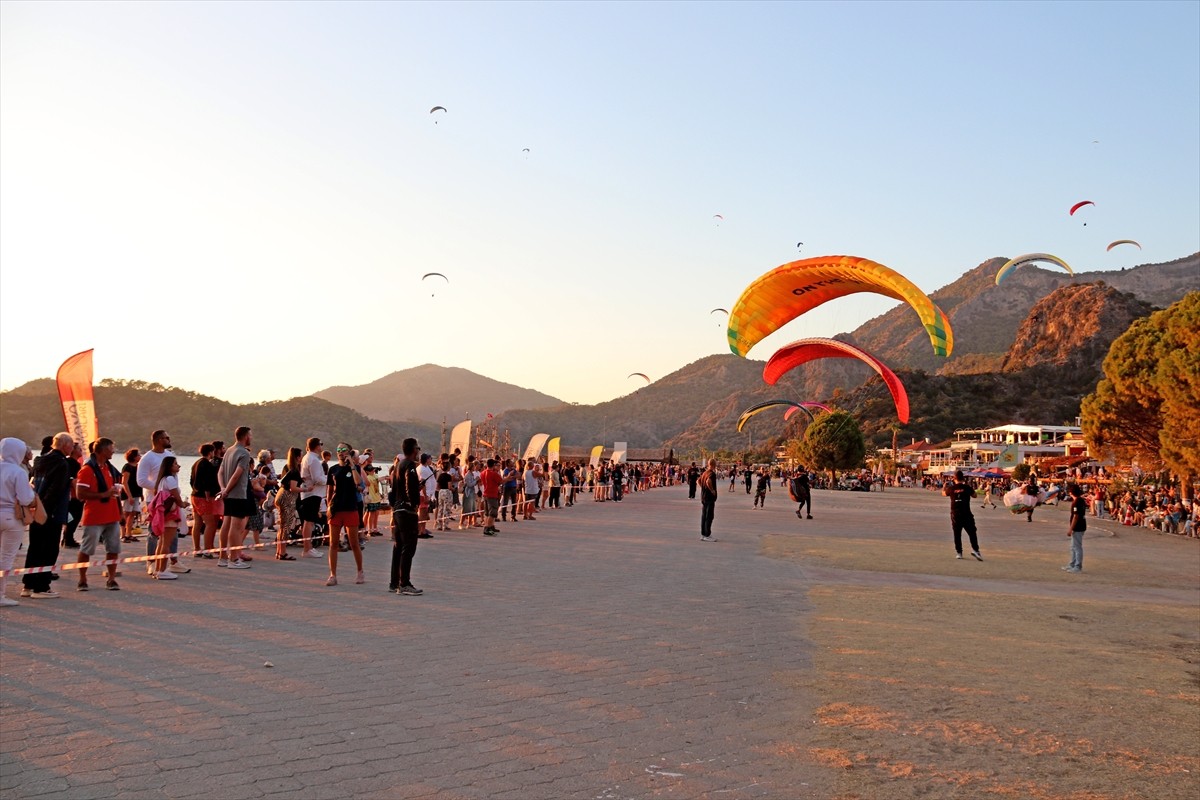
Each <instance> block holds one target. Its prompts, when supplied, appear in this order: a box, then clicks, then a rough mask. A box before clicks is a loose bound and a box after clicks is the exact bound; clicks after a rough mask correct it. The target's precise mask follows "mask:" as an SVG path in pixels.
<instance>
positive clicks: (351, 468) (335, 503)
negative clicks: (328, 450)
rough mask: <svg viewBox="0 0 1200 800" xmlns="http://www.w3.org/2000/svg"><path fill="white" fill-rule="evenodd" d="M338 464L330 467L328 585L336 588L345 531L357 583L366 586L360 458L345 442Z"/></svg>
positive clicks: (338, 451)
mask: <svg viewBox="0 0 1200 800" xmlns="http://www.w3.org/2000/svg"><path fill="white" fill-rule="evenodd" d="M337 458H338V463H336V464H334V465H333V466H332V467H330V468H329V483H328V486H327V489H326V491H327V495H326V497H327V501H326V502H327V504H328V506H329V578H328V579H327V580H326V581H325V585H326V586H337V582H338V581H337V557H338V545H337V542H338V539H339V538H340V537H341V534H342V531H343V530H345V532H346V538H347V539H348V540H349V541H350V550H351V552H353V553H354V564H355V566H356V567H358V577H357V578H356V579H355V581H354V582H355V583H365V582H366V577H365V575H364V573H363V557H362V545H361V544H360V543H359V541H358V520H359V516H358V486H359V484H360V483H362V468H361V467H360V466H359V463H358V456H357V455H355V454H354V452H353V451H352V450H351V449H350V445H348V444H346V443H345V442H338V446H337Z"/></svg>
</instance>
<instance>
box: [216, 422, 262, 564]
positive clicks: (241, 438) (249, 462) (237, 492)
mask: <svg viewBox="0 0 1200 800" xmlns="http://www.w3.org/2000/svg"><path fill="white" fill-rule="evenodd" d="M233 436H234V439H236V443H235V444H234V446H233V449H232V450H230V451H229V452H228V453H226V454H225V458H223V459H222V460H221V469H220V470H219V471H218V473H217V479H218V481H219V482H220V484H221V491H220V493H219V494H218V497H220V498H221V499H222V500H223V501H224V503H225V519H224V520H223V521H222V522H221V534H220V541H219V542H218V543H217V547H219V548H220V553H219V554H218V559H217V566H218V567H228V568H229V569H250V564H249V563H248V562H249V561H251V560H253V559H250V558H247V557H246V556H245V555H244V554H243V553H242V542H244V541H245V539H246V521H247V520H248V519H249V518H250V515H251V514H253V513H254V500H253V498H252V497H251V495H250V470H251V469H252V468H253V466H254V456H252V455H250V445H251V443H252V442H253V440H254V437H253V435H252V433H251V431H250V428H248V427H247V426H245V425H242V426H240V427H238V429H237V430H235V431H234V432H233Z"/></svg>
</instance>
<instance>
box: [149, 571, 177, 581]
mask: <svg viewBox="0 0 1200 800" xmlns="http://www.w3.org/2000/svg"><path fill="white" fill-rule="evenodd" d="M154 577H155V579H157V580H160V581H174V580H179V576H178V575H176V574H175V573H174V572H171V570H169V569H162V570H159V571H158V574H157V575H155V576H154Z"/></svg>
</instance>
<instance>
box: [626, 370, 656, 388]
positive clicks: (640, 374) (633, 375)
mask: <svg viewBox="0 0 1200 800" xmlns="http://www.w3.org/2000/svg"><path fill="white" fill-rule="evenodd" d="M625 378H626V380H628V379H629V378H641V379H642V380H644V381H645V382H646V385H647V386H649V385H650V376H649V375H647V374H646V373H644V372H631V373H629V374H628V375H626V376H625Z"/></svg>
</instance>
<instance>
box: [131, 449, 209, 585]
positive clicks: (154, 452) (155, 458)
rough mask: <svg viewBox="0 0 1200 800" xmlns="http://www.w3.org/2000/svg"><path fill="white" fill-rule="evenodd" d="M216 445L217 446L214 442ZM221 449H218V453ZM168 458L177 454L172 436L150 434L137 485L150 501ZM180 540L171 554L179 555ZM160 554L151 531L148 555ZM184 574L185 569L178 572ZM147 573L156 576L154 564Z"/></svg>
mask: <svg viewBox="0 0 1200 800" xmlns="http://www.w3.org/2000/svg"><path fill="white" fill-rule="evenodd" d="M214 444H217V443H216V442H214ZM219 451H220V448H218V452H219ZM167 456H170V457H172V458H174V457H175V453H174V452H173V451H172V450H171V436H170V434H168V433H167V432H166V431H164V430H157V431H154V432H153V433H151V434H150V451H149V452H148V453H145V454H144V455H143V456H142V458H141V460H140V461H138V465H137V484H138V486H140V487H142V489H144V490H145V492H146V496H147V497H148V498H150V499H153V498H154V495H155V494H156V490H155V488H154V486H155V484H156V483H158V473H159V469H160V468H161V467H162V462H163V459H164V458H166V457H167ZM178 548H179V545H178V540H177V541H176V543H175V544H174V545H173V546H172V549H171V552H172V553H177V552H178V551H179V550H178ZM156 552H158V536H157V535H156V534H155V533H154V530H153V529H151V530H150V534H149V535H148V536H147V537H146V555H148V556H152V555H154V554H155V553H156ZM171 560H172V562H173V563H172V566H175V563H174V562H175V558H174V556H172V559H171ZM177 571H178V572H184V571H185V570H184V568H180V569H179V570H177ZM146 572H147V573H148V574H151V575H152V574H154V564H153V563H152V562H147V563H146Z"/></svg>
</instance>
